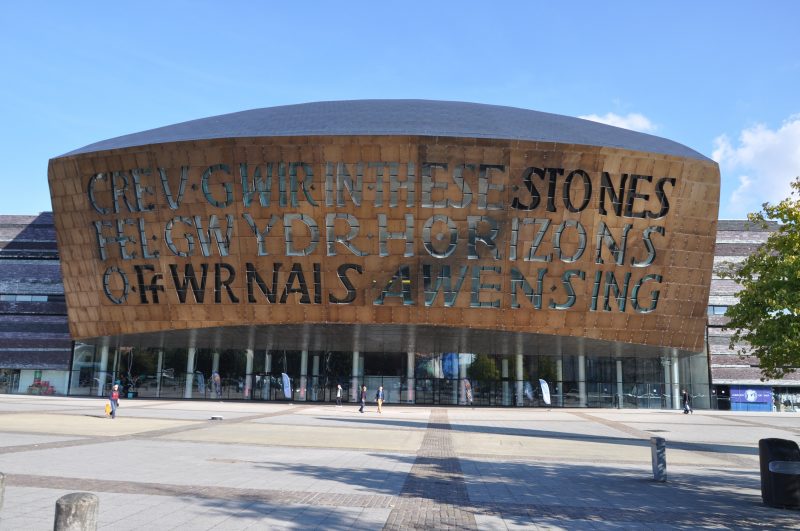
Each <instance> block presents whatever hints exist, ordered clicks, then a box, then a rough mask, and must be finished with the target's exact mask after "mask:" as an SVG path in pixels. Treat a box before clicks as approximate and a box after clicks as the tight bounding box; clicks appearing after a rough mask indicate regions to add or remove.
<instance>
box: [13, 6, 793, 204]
mask: <svg viewBox="0 0 800 531" xmlns="http://www.w3.org/2000/svg"><path fill="white" fill-rule="evenodd" d="M0 20H2V21H3V31H2V32H0V71H1V72H2V73H3V76H2V77H3V81H2V83H0V102H1V103H0V105H2V117H3V122H4V123H3V127H2V129H0V154H2V159H3V162H4V164H3V172H2V176H1V177H0V213H2V214H18V213H19V214H22V213H28V214H33V213H37V212H39V211H43V210H49V209H50V196H49V192H48V188H47V162H48V160H49V159H50V158H52V157H55V156H58V155H61V154H63V153H65V152H68V151H71V150H73V149H76V148H78V147H82V146H84V145H86V144H90V143H92V142H96V141H99V140H104V139H107V138H111V137H114V136H119V135H123V134H127V133H133V132H137V131H142V130H146V129H151V128H154V127H159V126H162V125H168V124H172V123H176V122H181V121H185V120H190V119H194V118H202V117H206V116H213V115H216V114H223V113H228V112H235V111H240V110H245V109H251V108H259V107H270V106H274V105H283V104H290V103H302V102H307V101H318V100H339V99H360V98H424V99H442V100H461V101H472V102H480V103H492V104H498V105H509V106H515V107H524V108H529V109H536V110H540V111H546V112H552V113H557V114H564V115H569V116H582V117H592V118H595V119H599V120H604V121H606V122H609V123H613V124H614V125H621V126H625V127H629V128H632V129H637V130H641V131H645V132H648V133H652V134H655V135H658V136H663V137H666V138H669V139H671V140H675V141H677V142H680V143H682V144H686V145H687V146H690V147H692V148H694V149H695V150H697V151H699V152H701V153H703V154H705V155H707V156H709V157H713V158H714V159H715V160H717V161H718V162H719V163H720V168H721V171H722V196H721V204H720V217H721V218H737V217H743V216H744V215H745V214H746V213H747V212H750V211H754V210H757V209H758V208H759V207H760V205H761V203H763V202H764V201H778V200H780V199H781V198H783V197H786V196H788V193H789V182H790V181H791V180H792V179H793V178H794V177H795V176H798V175H800V40H798V38H797V21H798V20H800V2H795V1H789V0H785V1H772V2H747V1H731V0H728V1H702V2H697V1H675V0H671V1H661V2H642V1H640V0H637V1H630V2H628V1H616V2H614V1H608V2H597V1H593V2H590V1H571V2H534V1H531V2H502V1H495V2H469V1H458V2H444V1H442V2H434V1H432V0H429V1H427V2H413V1H402V2H392V1H384V2H375V1H372V2H344V1H341V2H322V1H319V2H300V1H295V2H265V1H255V0H253V1H249V2H245V1H230V0H229V1H225V2H206V1H193V2H183V1H166V0H162V1H159V2H150V1H137V2H102V3H101V2H83V1H79V0H76V1H73V2H37V1H27V2H13V3H12V2H10V1H6V2H4V3H3V7H2V10H0Z"/></svg>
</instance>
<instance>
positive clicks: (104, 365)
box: [97, 345, 108, 396]
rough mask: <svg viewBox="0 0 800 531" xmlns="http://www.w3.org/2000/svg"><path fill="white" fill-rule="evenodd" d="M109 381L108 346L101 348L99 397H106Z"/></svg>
mask: <svg viewBox="0 0 800 531" xmlns="http://www.w3.org/2000/svg"><path fill="white" fill-rule="evenodd" d="M107 379H108V345H103V346H102V347H100V371H99V372H98V373H97V396H105V394H106V393H105V386H106V380H107Z"/></svg>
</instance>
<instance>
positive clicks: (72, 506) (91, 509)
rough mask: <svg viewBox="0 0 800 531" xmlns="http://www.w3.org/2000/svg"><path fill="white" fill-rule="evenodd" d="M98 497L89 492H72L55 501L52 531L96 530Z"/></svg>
mask: <svg viewBox="0 0 800 531" xmlns="http://www.w3.org/2000/svg"><path fill="white" fill-rule="evenodd" d="M99 505H100V499H99V498H98V497H97V496H95V495H94V494H91V493H89V492H73V493H72V494H66V495H64V496H61V497H60V498H59V499H58V500H57V501H56V519H55V523H54V524H53V531H96V529H97V515H98V512H99V511H98V507H99Z"/></svg>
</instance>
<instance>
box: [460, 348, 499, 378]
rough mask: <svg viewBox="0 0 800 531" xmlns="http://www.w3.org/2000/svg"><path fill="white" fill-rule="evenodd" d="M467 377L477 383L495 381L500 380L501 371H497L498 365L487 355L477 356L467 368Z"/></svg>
mask: <svg viewBox="0 0 800 531" xmlns="http://www.w3.org/2000/svg"><path fill="white" fill-rule="evenodd" d="M467 375H468V376H469V377H470V379H471V380H477V381H486V382H488V381H493V380H498V379H500V371H498V370H497V365H496V364H495V362H494V359H493V358H490V357H489V356H487V355H486V354H477V355H476V356H475V360H473V362H472V364H470V366H469V368H467Z"/></svg>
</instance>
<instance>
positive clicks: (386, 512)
mask: <svg viewBox="0 0 800 531" xmlns="http://www.w3.org/2000/svg"><path fill="white" fill-rule="evenodd" d="M37 404H39V407H38V408H37ZM59 405H63V406H64V408H65V409H63V410H61V413H59V410H58V406H59ZM287 406H288V405H267V404H263V405H259V404H252V405H243V404H227V405H226V404H222V403H209V404H204V405H199V406H198V405H197V404H193V403H189V402H185V403H182V402H174V403H169V402H160V403H158V404H157V405H153V404H150V403H148V402H146V401H139V402H130V403H129V407H130V408H131V409H130V410H129V411H130V413H131V416H130V417H127V418H118V419H117V420H114V421H112V420H107V419H102V418H94V419H90V420H89V421H88V424H92V426H93V428H92V430H93V431H91V433H83V432H80V429H79V427H80V426H86V425H87V418H90V417H93V416H94V417H96V414H95V412H96V411H97V401H94V400H92V401H83V402H81V401H78V400H76V401H69V400H63V399H62V401H61V402H59V401H56V400H47V399H44V398H41V399H39V398H37V399H34V398H22V397H14V398H13V399H11V398H4V397H3V396H2V395H0V410H3V411H7V412H13V411H16V412H19V413H23V415H18V416H16V417H15V416H13V415H6V416H3V417H2V419H0V441H2V440H4V439H5V440H7V441H8V442H7V444H8V446H6V447H2V446H0V471H2V472H4V473H5V474H6V493H5V500H4V507H3V509H2V512H1V513H0V531H5V530H14V531H16V530H20V529H24V530H30V531H36V530H44V529H52V518H53V507H54V503H55V500H56V499H57V498H58V497H59V496H61V495H63V494H67V493H69V492H76V491H88V492H92V493H95V494H96V495H98V497H99V498H100V517H99V529H101V530H103V529H109V530H111V529H113V530H114V531H125V530H134V529H135V530H139V529H171V530H191V531H196V530H211V529H214V530H219V529H226V530H230V531H233V530H243V529H304V530H305V529H324V530H326V531H327V530H337V529H342V530H346V531H349V530H351V529H356V530H361V529H369V530H373V529H381V528H383V529H388V530H406V529H409V530H410V529H550V530H552V529H570V530H571V529H654V530H664V531H666V530H673V529H737V530H738V529H800V512H797V511H788V510H780V509H773V508H769V507H766V506H764V505H763V504H762V503H761V500H760V492H759V474H758V455H757V448H756V446H755V445H757V440H758V438H759V437H761V436H779V437H784V438H795V439H796V436H797V434H798V430H799V429H800V418H798V417H792V416H777V415H775V416H769V415H735V414H733V413H725V414H721V413H711V412H697V413H696V414H695V415H691V416H687V415H682V414H680V412H677V411H676V412H674V414H673V413H670V412H634V411H630V412H625V411H623V412H614V411H586V410H582V411H581V410H574V411H568V410H564V411H563V412H559V413H551V412H543V411H523V410H520V411H513V412H511V411H508V410H488V409H487V410H480V409H477V410H470V411H468V412H467V411H464V410H456V409H448V408H432V409H427V408H425V409H423V408H401V407H396V408H394V407H390V408H387V409H386V410H385V411H384V414H383V415H359V414H358V413H357V410H356V408H352V411H349V410H348V409H347V408H345V409H333V407H332V406H328V407H326V406H319V405H310V404H307V405H295V406H288V407H287ZM150 407H158V408H159V410H158V415H157V416H154V417H150V418H149V419H148V418H146V415H147V414H146V411H148V408H150ZM204 408H207V409H204ZM43 412H46V413H47V416H43V417H42V418H46V419H47V420H46V422H48V423H49V424H48V425H47V429H45V430H40V431H46V432H47V433H39V432H36V433H33V432H26V431H25V430H24V429H23V428H24V427H25V426H30V425H31V424H30V422H29V421H26V420H25V418H26V417H29V414H32V413H39V414H41V413H43ZM134 412H135V413H136V415H137V416H135V417H134V415H133V413H134ZM211 414H220V415H222V416H224V417H225V420H224V421H222V422H215V421H205V422H197V419H198V418H206V419H207V418H209V416H210V415H211ZM165 416H171V417H172V420H173V421H174V422H173V423H172V424H171V425H170V424H168V423H165ZM456 419H457V420H456ZM187 421H192V422H187ZM26 422H27V423H26ZM336 422H341V423H342V426H336V424H335V423H336ZM15 423H17V424H15ZM126 423H127V425H126ZM252 423H266V424H269V425H270V426H271V427H272V428H274V429H275V430H276V431H281V430H286V429H287V428H289V427H292V426H295V425H303V426H306V427H313V432H314V434H315V439H317V440H305V439H299V440H296V441H295V440H292V441H290V442H287V443H285V444H283V445H275V444H272V443H270V444H266V443H263V442H261V443H259V442H258V441H254V442H246V443H245V442H236V439H235V435H236V433H237V430H238V428H239V427H245V426H247V425H248V424H252ZM101 425H102V426H103V427H106V426H107V427H108V428H109V429H111V430H112V431H104V430H98V429H97V427H98V426H101ZM15 426H16V428H15ZM354 426H357V427H358V430H359V431H358V433H359V434H360V435H359V437H368V438H369V440H368V441H367V443H368V445H367V446H368V447H363V444H362V447H360V448H332V447H330V446H329V445H328V444H326V440H327V439H328V438H329V437H333V436H334V435H337V434H338V435H341V434H342V433H344V434H345V435H347V434H349V430H351V429H352V428H353V427H354ZM113 429H117V430H118V431H116V432H113ZM130 429H137V430H138V431H137V432H136V433H133V434H131V432H130ZM208 429H213V430H217V431H219V430H220V429H222V431H223V432H224V433H229V434H230V437H231V439H230V441H229V442H225V443H207V442H202V441H199V442H192V441H191V440H189V438H190V437H191V435H192V433H191V432H192V430H208ZM398 429H403V430H411V431H415V432H416V433H417V435H418V436H419V439H418V440H419V441H421V443H420V444H419V446H418V447H416V446H415V448H416V452H415V453H410V452H408V451H405V452H398V451H390V450H387V442H386V441H387V440H388V439H391V438H392V437H393V436H395V434H396V433H397V430H398ZM79 432H80V433H81V434H79ZM655 432H658V433H659V434H661V433H663V434H665V435H666V437H667V440H668V478H669V479H668V482H667V483H657V482H654V481H652V474H651V471H650V463H649V444H648V442H647V439H648V438H649V436H650V435H651V434H653V433H655ZM98 433H100V434H102V435H93V434H98ZM113 433H117V435H113ZM184 434H185V436H186V437H187V439H186V440H180V439H174V436H176V435H177V436H181V435H184ZM365 434H366V435H365ZM487 435H488V436H489V438H488V439H486V436H487ZM482 437H483V438H482ZM465 438H468V439H467V440H468V441H469V444H467V445H465V444H464V440H465ZM359 442H360V443H365V441H363V440H359ZM459 448H460V449H461V451H459ZM575 448H578V449H579V450H580V451H586V449H592V450H593V455H596V456H597V458H596V459H594V458H593V459H591V460H588V459H586V458H583V457H582V454H580V453H575ZM598 448H600V449H602V451H597V449H598ZM465 449H468V450H469V451H470V453H469V454H466V453H464V452H463V450H465ZM525 449H528V451H530V453H529V454H525V452H523V451H522V450H525ZM412 451H413V450H412ZM514 452H517V453H516V454H515V453H514Z"/></svg>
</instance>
